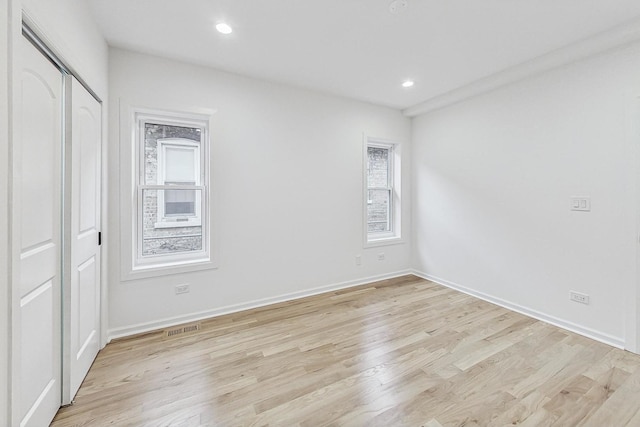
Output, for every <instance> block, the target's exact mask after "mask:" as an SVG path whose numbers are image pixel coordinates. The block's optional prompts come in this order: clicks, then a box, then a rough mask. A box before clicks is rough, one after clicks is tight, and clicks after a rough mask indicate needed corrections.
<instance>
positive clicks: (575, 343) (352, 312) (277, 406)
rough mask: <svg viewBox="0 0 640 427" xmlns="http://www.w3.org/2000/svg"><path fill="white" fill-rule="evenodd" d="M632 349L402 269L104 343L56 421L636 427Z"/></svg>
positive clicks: (639, 419)
mask: <svg viewBox="0 0 640 427" xmlns="http://www.w3.org/2000/svg"><path fill="white" fill-rule="evenodd" d="M639 409H640V357H639V356H636V355H633V354H631V353H628V352H625V351H622V350H618V349H614V348H612V347H609V346H607V345H604V344H600V343H598V342H595V341H593V340H590V339H587V338H584V337H581V336H579V335H576V334H573V333H571V332H567V331H565V330H562V329H559V328H557V327H554V326H550V325H548V324H545V323H543V322H539V321H537V320H533V319H530V318H528V317H525V316H522V315H520V314H517V313H513V312H511V311H508V310H506V309H503V308H500V307H497V306H494V305H492V304H488V303H486V302H483V301H479V300H477V299H475V298H472V297H470V296H467V295H464V294H461V293H458V292H455V291H452V290H449V289H446V288H443V287H441V286H438V285H436V284H434V283H431V282H429V281H426V280H422V279H419V278H416V277H414V276H406V277H402V278H399V279H394V280H389V281H382V282H377V283H372V284H370V285H366V286H361V287H358V288H352V289H349V290H344V291H339V292H331V293H327V294H323V295H319V296H314V297H310V298H305V299H302V300H298V301H294V302H289V303H282V304H277V305H273V306H269V307H266V308H260V309H255V310H250V311H246V312H242V313H238V314H232V315H228V316H224V317H219V318H216V319H212V320H208V321H205V322H203V323H202V329H201V330H200V331H199V332H196V333H195V334H193V335H190V336H182V337H174V338H164V337H163V334H162V332H158V333H149V334H144V335H141V336H137V337H133V338H129V339H123V340H118V341H115V342H113V343H111V344H109V345H108V346H107V347H106V348H105V349H104V350H103V351H102V352H100V354H99V355H98V358H97V359H96V362H95V364H94V366H93V368H92V369H91V371H90V372H89V375H88V376H87V378H86V380H85V382H84V384H83V385H82V387H81V388H80V391H79V392H78V395H77V397H76V401H75V405H73V406H71V407H69V408H65V409H62V410H60V412H59V413H58V415H57V417H56V419H55V420H54V423H53V425H54V426H56V427H62V426H78V425H82V426H84V425H86V426H104V425H117V426H126V425H130V426H153V427H159V426H180V427H191V426H266V425H268V426H313V427H316V426H326V425H331V426H385V427H388V426H423V427H439V426H504V425H521V426H536V427H537V426H551V425H554V426H574V425H584V426H595V427H608V426H612V427H613V426H615V427H618V426H640V411H639Z"/></svg>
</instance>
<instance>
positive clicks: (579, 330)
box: [412, 270, 625, 349]
mask: <svg viewBox="0 0 640 427" xmlns="http://www.w3.org/2000/svg"><path fill="white" fill-rule="evenodd" d="M412 274H414V275H416V276H418V277H421V278H423V279H426V280H430V281H432V282H435V283H437V284H439V285H442V286H446V287H447V288H450V289H454V290H456V291H460V292H462V293H465V294H467V295H471V296H473V297H476V298H479V299H481V300H484V301H487V302H490V303H492V304H496V305H499V306H500V307H504V308H506V309H508V310H511V311H515V312H517V313H520V314H524V315H525V316H528V317H533V318H534V319H537V320H541V321H543V322H546V323H549V324H551V325H554V326H558V327H560V328H562V329H566V330H568V331H571V332H575V333H576V334H579V335H583V336H585V337H587V338H591V339H594V340H596V341H600V342H602V343H605V344H608V345H610V346H613V347H616V348H620V349H624V347H625V340H624V338H620V337H615V336H613V335H609V334H606V333H603V332H600V331H596V330H595V329H591V328H587V327H585V326H581V325H578V324H576V323H573V322H569V321H567V320H564V319H559V318H557V317H555V316H551V315H549V314H546V313H542V312H540V311H537V310H533V309H531V308H527V307H524V306H521V305H519V304H515V303H512V302H510V301H506V300H503V299H501V298H497V297H494V296H492V295H487V294H485V293H483V292H478V291H475V290H473V289H470V288H467V287H465V286H461V285H459V284H457V283H453V282H450V281H448V280H445V279H441V278H439V277H435V276H432V275H430V274H427V273H423V272H421V271H417V270H413V271H412Z"/></svg>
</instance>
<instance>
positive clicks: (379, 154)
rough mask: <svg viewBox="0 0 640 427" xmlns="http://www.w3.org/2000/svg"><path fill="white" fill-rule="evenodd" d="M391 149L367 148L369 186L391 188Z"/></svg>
mask: <svg viewBox="0 0 640 427" xmlns="http://www.w3.org/2000/svg"><path fill="white" fill-rule="evenodd" d="M390 152H391V150H390V149H389V148H380V147H367V158H368V162H367V186H368V187H388V186H389V155H390Z"/></svg>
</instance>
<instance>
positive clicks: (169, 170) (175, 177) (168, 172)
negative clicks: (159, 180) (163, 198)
mask: <svg viewBox="0 0 640 427" xmlns="http://www.w3.org/2000/svg"><path fill="white" fill-rule="evenodd" d="M164 155H165V158H164V181H165V183H166V181H183V182H184V181H192V182H194V183H195V180H196V164H197V160H196V150H195V148H193V147H177V146H173V145H167V146H165V152H164Z"/></svg>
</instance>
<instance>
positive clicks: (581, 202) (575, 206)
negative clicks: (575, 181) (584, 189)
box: [571, 197, 591, 212]
mask: <svg viewBox="0 0 640 427" xmlns="http://www.w3.org/2000/svg"><path fill="white" fill-rule="evenodd" d="M571 210H572V211H580V212H590V211H591V198H590V197H572V198H571Z"/></svg>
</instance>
